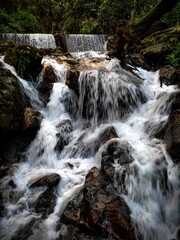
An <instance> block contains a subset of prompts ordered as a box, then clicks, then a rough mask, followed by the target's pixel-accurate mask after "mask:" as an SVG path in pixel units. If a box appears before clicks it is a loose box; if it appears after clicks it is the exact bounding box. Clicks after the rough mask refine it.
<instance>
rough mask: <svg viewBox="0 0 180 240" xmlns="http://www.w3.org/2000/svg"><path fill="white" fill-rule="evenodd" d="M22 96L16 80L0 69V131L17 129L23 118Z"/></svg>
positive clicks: (6, 71) (8, 72) (5, 70)
mask: <svg viewBox="0 0 180 240" xmlns="http://www.w3.org/2000/svg"><path fill="white" fill-rule="evenodd" d="M23 108H24V103H23V96H22V93H21V89H20V86H19V83H18V80H17V79H16V77H15V76H13V75H12V74H11V72H10V71H9V70H7V69H3V68H0V129H4V130H17V129H19V127H20V125H21V122H22V116H23Z"/></svg>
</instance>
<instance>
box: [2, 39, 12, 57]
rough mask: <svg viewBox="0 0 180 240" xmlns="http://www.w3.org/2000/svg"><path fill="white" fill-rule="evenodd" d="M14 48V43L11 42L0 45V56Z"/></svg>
mask: <svg viewBox="0 0 180 240" xmlns="http://www.w3.org/2000/svg"><path fill="white" fill-rule="evenodd" d="M14 47H15V43H14V42H13V41H9V42H5V43H1V44H0V53H1V54H2V55H4V54H5V53H6V52H7V50H8V49H9V48H10V49H13V48H14Z"/></svg>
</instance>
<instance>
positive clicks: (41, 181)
mask: <svg viewBox="0 0 180 240" xmlns="http://www.w3.org/2000/svg"><path fill="white" fill-rule="evenodd" d="M60 180H61V177H60V175H59V174H57V173H51V174H47V175H45V176H41V177H38V178H36V179H33V180H30V181H29V182H28V187H29V188H34V187H43V186H47V187H56V186H57V185H58V184H59V182H60Z"/></svg>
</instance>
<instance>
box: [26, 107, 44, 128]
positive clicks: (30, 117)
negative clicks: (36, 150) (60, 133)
mask: <svg viewBox="0 0 180 240" xmlns="http://www.w3.org/2000/svg"><path fill="white" fill-rule="evenodd" d="M42 118H43V116H42V114H41V113H40V112H38V111H37V110H35V109H33V108H30V107H28V108H25V110H24V121H23V128H24V130H37V129H39V127H40V124H41V121H42Z"/></svg>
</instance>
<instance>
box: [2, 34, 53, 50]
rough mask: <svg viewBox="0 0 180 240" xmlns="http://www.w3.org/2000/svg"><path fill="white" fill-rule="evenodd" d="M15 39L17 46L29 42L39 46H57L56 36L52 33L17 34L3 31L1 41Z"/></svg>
mask: <svg viewBox="0 0 180 240" xmlns="http://www.w3.org/2000/svg"><path fill="white" fill-rule="evenodd" d="M7 41H13V42H15V44H16V46H19V45H22V44H28V45H31V46H33V47H37V48H56V43H55V39H54V36H53V35H52V34H40V33H34V34H32V33H31V34H27V33H26V34H25V33H24V34H20V33H18V34H16V33H3V34H0V42H7Z"/></svg>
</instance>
